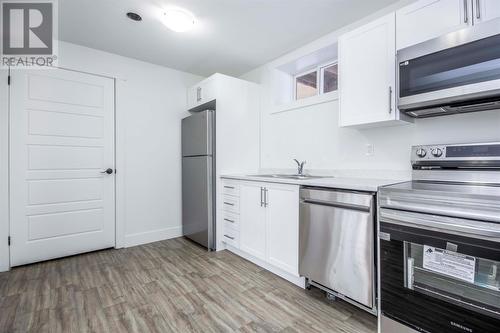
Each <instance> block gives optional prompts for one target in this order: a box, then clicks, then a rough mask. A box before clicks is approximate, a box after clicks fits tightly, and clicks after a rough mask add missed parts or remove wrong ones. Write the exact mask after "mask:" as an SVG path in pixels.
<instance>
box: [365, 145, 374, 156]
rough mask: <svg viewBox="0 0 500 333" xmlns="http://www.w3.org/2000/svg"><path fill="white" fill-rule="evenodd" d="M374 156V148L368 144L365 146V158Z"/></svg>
mask: <svg viewBox="0 0 500 333" xmlns="http://www.w3.org/2000/svg"><path fill="white" fill-rule="evenodd" d="M374 154H375V147H374V146H373V144H371V143H369V144H367V145H366V156H373V155H374Z"/></svg>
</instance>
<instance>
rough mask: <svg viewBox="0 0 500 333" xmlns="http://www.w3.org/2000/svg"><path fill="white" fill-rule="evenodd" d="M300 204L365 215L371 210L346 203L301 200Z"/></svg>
mask: <svg viewBox="0 0 500 333" xmlns="http://www.w3.org/2000/svg"><path fill="white" fill-rule="evenodd" d="M301 202H302V203H304V204H309V205H317V206H327V207H333V208H341V209H349V210H358V211H362V212H367V213H369V212H370V210H371V207H366V206H359V205H355V204H346V203H342V202H332V201H322V200H310V199H302V200H301Z"/></svg>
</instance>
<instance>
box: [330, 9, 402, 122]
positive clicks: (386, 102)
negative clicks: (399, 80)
mask: <svg viewBox="0 0 500 333" xmlns="http://www.w3.org/2000/svg"><path fill="white" fill-rule="evenodd" d="M395 21H396V19H395V13H391V14H389V15H386V16H384V17H382V18H380V19H378V20H376V21H373V22H371V23H368V24H366V25H364V26H362V27H360V28H357V29H355V30H352V31H350V32H348V33H346V34H344V35H342V36H341V37H340V38H339V100H340V120H339V123H340V126H341V127H345V126H363V127H364V126H374V125H384V124H388V123H391V122H395V121H397V120H399V112H398V111H397V108H396V106H395V105H396V98H395V96H396V82H395V81H396V24H395Z"/></svg>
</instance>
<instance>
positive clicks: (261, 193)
mask: <svg viewBox="0 0 500 333" xmlns="http://www.w3.org/2000/svg"><path fill="white" fill-rule="evenodd" d="M263 193H264V188H263V187H261V188H260V206H261V207H262V206H264V199H263V195H264V194H263Z"/></svg>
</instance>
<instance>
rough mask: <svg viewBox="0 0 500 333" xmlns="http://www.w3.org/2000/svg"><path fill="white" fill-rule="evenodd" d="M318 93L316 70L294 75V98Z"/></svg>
mask: <svg viewBox="0 0 500 333" xmlns="http://www.w3.org/2000/svg"><path fill="white" fill-rule="evenodd" d="M317 94H318V72H317V71H314V72H309V73H307V74H302V75H297V76H296V77H295V98H296V99H302V98H307V97H311V96H316V95H317Z"/></svg>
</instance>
